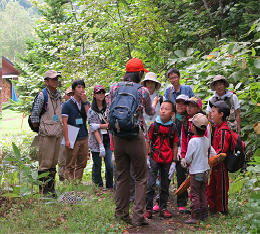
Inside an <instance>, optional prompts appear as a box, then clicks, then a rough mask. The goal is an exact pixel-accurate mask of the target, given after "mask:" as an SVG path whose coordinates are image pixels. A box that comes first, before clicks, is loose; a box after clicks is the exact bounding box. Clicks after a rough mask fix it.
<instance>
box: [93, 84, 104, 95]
mask: <svg viewBox="0 0 260 234" xmlns="http://www.w3.org/2000/svg"><path fill="white" fill-rule="evenodd" d="M101 90H103V91H104V92H106V90H105V88H104V86H103V85H96V86H95V88H94V93H98V92H100V91H101Z"/></svg>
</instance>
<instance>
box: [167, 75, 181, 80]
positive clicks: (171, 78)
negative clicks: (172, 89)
mask: <svg viewBox="0 0 260 234" xmlns="http://www.w3.org/2000/svg"><path fill="white" fill-rule="evenodd" d="M178 78H179V76H174V77H170V78H169V80H176V79H178Z"/></svg>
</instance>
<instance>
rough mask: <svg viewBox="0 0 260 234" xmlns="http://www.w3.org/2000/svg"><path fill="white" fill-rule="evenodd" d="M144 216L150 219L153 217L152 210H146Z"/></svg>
mask: <svg viewBox="0 0 260 234" xmlns="http://www.w3.org/2000/svg"><path fill="white" fill-rule="evenodd" d="M144 217H145V218H147V219H152V218H153V211H152V210H147V211H146V215H145V216H144Z"/></svg>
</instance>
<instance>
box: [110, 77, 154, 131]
mask: <svg viewBox="0 0 260 234" xmlns="http://www.w3.org/2000/svg"><path fill="white" fill-rule="evenodd" d="M126 83H128V84H132V83H133V82H129V81H127V82H126ZM118 88H119V85H118V83H114V84H113V85H112V86H111V87H110V91H109V95H108V102H107V106H108V108H109V107H110V105H111V103H112V100H113V98H114V95H115V93H116V90H117V89H118ZM138 95H139V112H138V119H139V121H140V122H139V123H140V126H143V122H144V120H143V111H144V110H145V112H146V113H147V114H148V115H154V114H155V108H154V107H153V106H152V102H151V99H150V94H149V90H148V89H147V88H146V87H141V88H140V89H138Z"/></svg>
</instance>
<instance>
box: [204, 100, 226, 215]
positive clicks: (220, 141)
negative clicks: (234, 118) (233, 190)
mask: <svg viewBox="0 0 260 234" xmlns="http://www.w3.org/2000/svg"><path fill="white" fill-rule="evenodd" d="M229 114H230V108H229V106H228V105H227V103H226V102H225V101H217V102H215V103H214V104H213V105H212V113H211V119H212V121H213V123H214V124H215V127H216V129H215V133H214V137H213V148H214V150H215V151H216V153H217V154H220V153H225V154H228V153H229V149H230V145H231V134H230V132H229V131H228V130H226V128H228V125H227V123H226V118H227V117H228V116H229ZM224 128H225V129H224ZM228 189H229V179H228V171H227V169H226V167H225V165H224V163H223V162H220V163H218V164H216V165H214V166H213V167H212V171H211V175H210V182H209V190H208V203H209V209H210V212H211V215H216V214H217V212H219V211H220V212H221V213H222V214H223V215H225V216H227V215H228Z"/></svg>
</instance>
